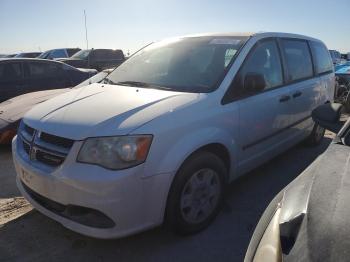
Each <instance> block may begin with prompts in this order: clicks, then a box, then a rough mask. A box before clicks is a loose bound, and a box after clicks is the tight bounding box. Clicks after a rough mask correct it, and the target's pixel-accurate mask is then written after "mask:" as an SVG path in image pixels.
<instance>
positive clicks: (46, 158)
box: [19, 124, 74, 167]
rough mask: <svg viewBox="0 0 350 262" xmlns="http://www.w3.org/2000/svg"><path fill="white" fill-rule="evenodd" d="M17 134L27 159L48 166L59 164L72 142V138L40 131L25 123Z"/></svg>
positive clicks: (64, 157)
mask: <svg viewBox="0 0 350 262" xmlns="http://www.w3.org/2000/svg"><path fill="white" fill-rule="evenodd" d="M19 134H20V138H21V140H22V146H23V150H24V152H25V153H26V154H27V155H28V157H29V159H30V160H31V161H38V162H40V163H43V164H45V165H48V166H50V167H57V166H60V165H61V164H62V163H63V162H64V160H65V159H66V157H67V155H68V153H69V150H70V149H71V147H72V146H73V144H74V140H71V139H67V138H64V137H59V136H55V135H51V134H48V133H44V132H40V131H38V130H35V129H34V128H32V127H30V126H28V125H26V124H24V125H23V127H22V128H20V132H19Z"/></svg>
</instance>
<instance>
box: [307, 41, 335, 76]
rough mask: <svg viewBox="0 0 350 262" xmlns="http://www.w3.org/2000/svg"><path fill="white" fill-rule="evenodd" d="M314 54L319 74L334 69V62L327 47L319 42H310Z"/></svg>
mask: <svg viewBox="0 0 350 262" xmlns="http://www.w3.org/2000/svg"><path fill="white" fill-rule="evenodd" d="M310 45H311V50H312V56H313V58H314V63H315V70H316V73H317V74H323V73H327V72H332V71H333V62H332V58H331V56H330V53H329V52H328V50H327V48H326V47H325V46H324V45H323V44H322V43H318V42H314V41H312V42H310Z"/></svg>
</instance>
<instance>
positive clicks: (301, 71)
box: [282, 39, 313, 82]
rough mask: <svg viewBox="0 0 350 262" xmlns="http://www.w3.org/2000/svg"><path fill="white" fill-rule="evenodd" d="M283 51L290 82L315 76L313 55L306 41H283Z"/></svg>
mask: <svg viewBox="0 0 350 262" xmlns="http://www.w3.org/2000/svg"><path fill="white" fill-rule="evenodd" d="M282 50H283V52H284V56H285V58H286V64H287V71H288V78H287V80H288V81H290V82H293V81H296V80H300V79H305V78H308V77H312V76H313V69H312V60H311V54H310V51H309V47H308V44H307V42H306V41H303V40H294V39H293V40H286V39H282Z"/></svg>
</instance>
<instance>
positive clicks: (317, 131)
mask: <svg viewBox="0 0 350 262" xmlns="http://www.w3.org/2000/svg"><path fill="white" fill-rule="evenodd" d="M325 132H326V129H324V128H323V127H321V126H320V125H318V124H316V123H315V124H314V128H313V129H312V131H311V134H310V136H309V137H308V138H307V139H306V144H307V145H309V146H317V145H319V144H320V143H321V142H322V139H323V137H324V134H325Z"/></svg>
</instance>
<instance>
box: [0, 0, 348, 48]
mask: <svg viewBox="0 0 350 262" xmlns="http://www.w3.org/2000/svg"><path fill="white" fill-rule="evenodd" d="M84 9H85V10H86V13H87V26H88V40H89V48H90V47H93V48H113V49H117V48H119V49H123V51H124V52H125V53H127V51H128V50H130V52H133V51H136V50H137V49H139V48H141V47H142V46H144V45H145V44H147V43H149V42H153V41H157V40H161V39H162V38H166V37H171V36H178V35H185V34H191V33H203V32H242V31H249V32H256V31H279V32H291V33H299V34H305V35H308V36H313V37H316V38H319V39H321V40H323V41H324V42H325V43H326V44H327V46H328V48H329V49H338V50H340V51H342V52H350V25H349V24H350V23H349V21H348V18H347V17H349V14H350V13H349V12H350V0H333V1H329V0H318V1H317V0H306V1H305V0H293V1H284V0H241V1H236V0H222V1H220V0H201V1H200V0H149V1H145V0H138V1H135V0H114V1H112V0H99V1H92V0H91V1H89V0H85V1H81V0H71V1H68V0H61V1H60V0H0V39H1V41H0V53H14V52H20V51H37V50H41V51H45V50H47V49H52V48H59V47H80V48H86V41H85V29H84V16H83V10H84Z"/></svg>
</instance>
